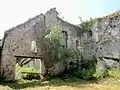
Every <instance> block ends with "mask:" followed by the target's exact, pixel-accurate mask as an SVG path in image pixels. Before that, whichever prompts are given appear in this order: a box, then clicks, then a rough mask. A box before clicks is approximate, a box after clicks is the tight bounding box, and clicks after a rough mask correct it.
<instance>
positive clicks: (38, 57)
mask: <svg viewBox="0 0 120 90" xmlns="http://www.w3.org/2000/svg"><path fill="white" fill-rule="evenodd" d="M15 57H17V58H33V59H42V58H43V57H42V56H16V55H15Z"/></svg>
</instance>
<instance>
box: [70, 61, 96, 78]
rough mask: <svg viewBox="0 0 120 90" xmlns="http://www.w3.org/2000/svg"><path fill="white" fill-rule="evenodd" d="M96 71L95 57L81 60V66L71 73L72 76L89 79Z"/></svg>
mask: <svg viewBox="0 0 120 90" xmlns="http://www.w3.org/2000/svg"><path fill="white" fill-rule="evenodd" d="M95 72H96V59H94V60H83V61H82V64H81V67H80V68H77V69H76V70H75V71H74V72H73V73H72V76H73V77H77V78H80V79H84V80H91V79H93V78H94V76H93V75H94V73H95Z"/></svg>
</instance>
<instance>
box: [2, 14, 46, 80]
mask: <svg viewBox="0 0 120 90" xmlns="http://www.w3.org/2000/svg"><path fill="white" fill-rule="evenodd" d="M43 31H44V15H40V16H37V17H36V18H33V19H31V20H29V21H27V22H25V23H23V24H21V25H19V26H17V27H14V28H12V29H10V30H8V31H6V32H5V37H4V45H3V48H2V58H1V69H4V72H5V73H4V74H5V76H6V79H7V80H13V79H15V75H14V74H15V64H16V60H15V56H33V57H34V56H40V54H41V51H40V49H41V48H40V46H39V44H37V48H38V50H37V52H33V51H31V42H32V41H35V42H36V43H37V40H39V41H40V40H41V39H42V32H43ZM38 34H39V35H38Z"/></svg>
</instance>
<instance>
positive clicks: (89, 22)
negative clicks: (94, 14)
mask: <svg viewBox="0 0 120 90" xmlns="http://www.w3.org/2000/svg"><path fill="white" fill-rule="evenodd" d="M81 21H82V20H81ZM95 21H96V19H92V18H90V20H86V21H82V22H81V24H80V27H81V28H82V30H83V32H87V31H90V30H91V28H92V27H93V25H94V24H95Z"/></svg>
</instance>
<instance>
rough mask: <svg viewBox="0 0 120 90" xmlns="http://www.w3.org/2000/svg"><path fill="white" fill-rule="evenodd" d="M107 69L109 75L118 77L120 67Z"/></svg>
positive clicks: (119, 75)
mask: <svg viewBox="0 0 120 90" xmlns="http://www.w3.org/2000/svg"><path fill="white" fill-rule="evenodd" d="M107 71H108V76H109V77H112V78H119V79H120V69H116V68H112V69H108V70H107Z"/></svg>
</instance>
